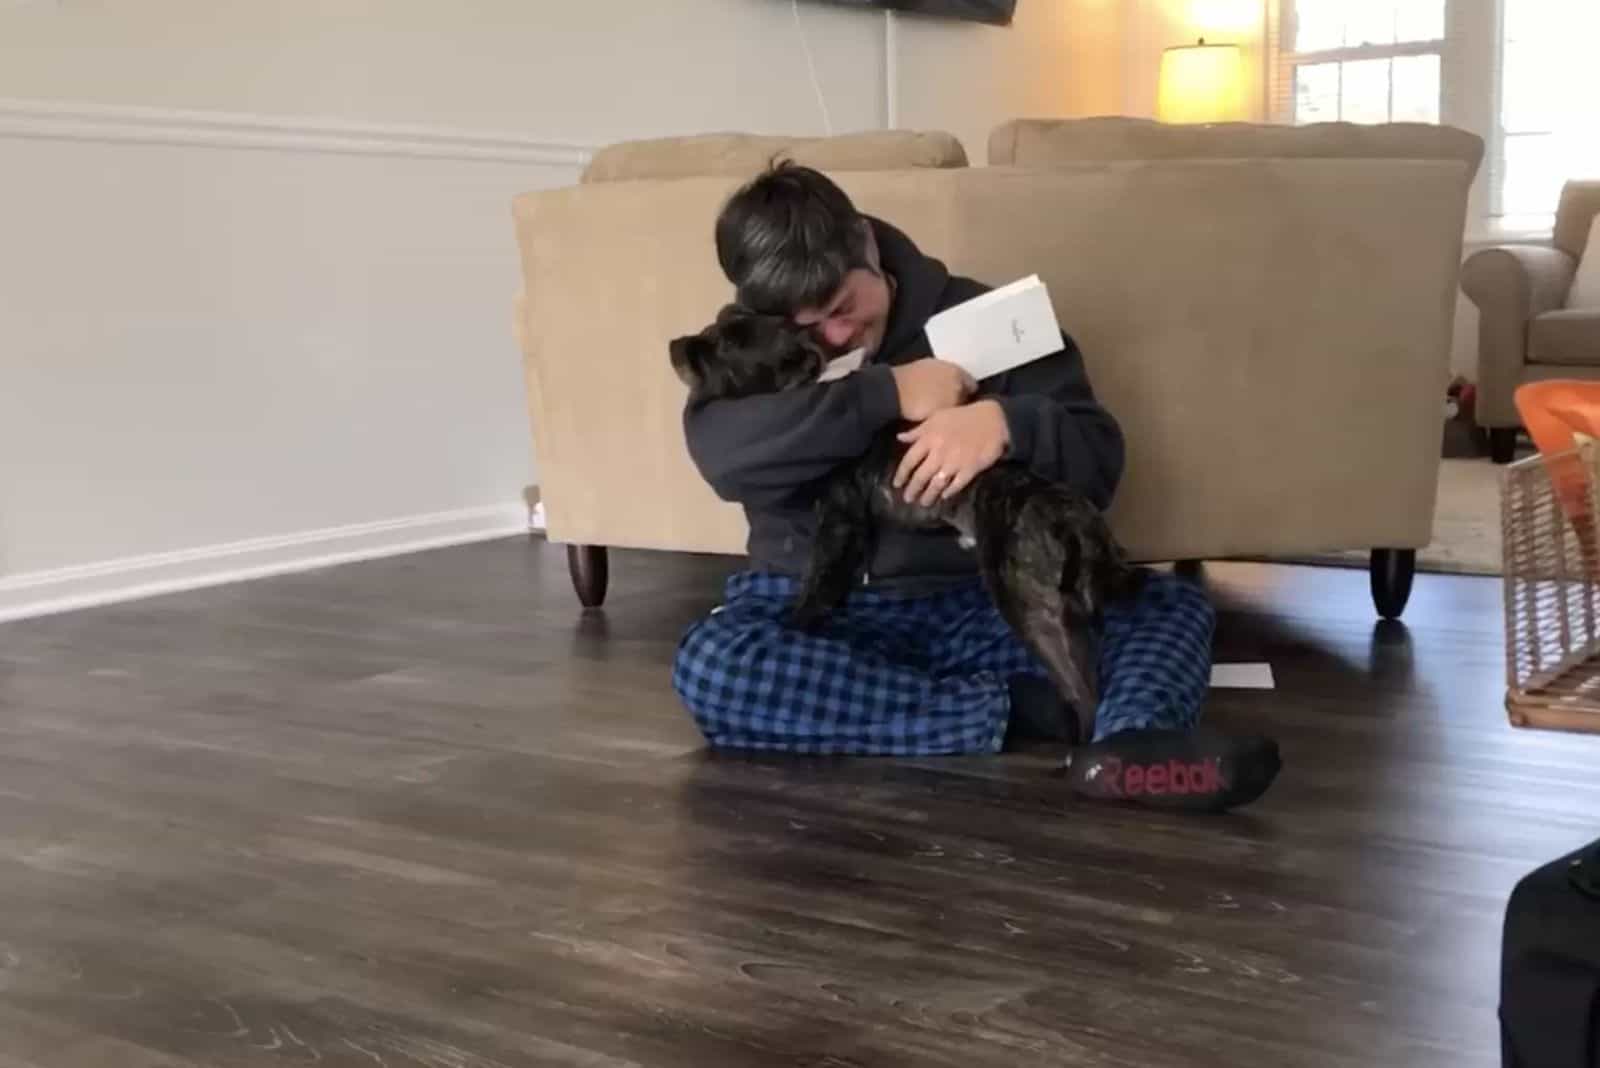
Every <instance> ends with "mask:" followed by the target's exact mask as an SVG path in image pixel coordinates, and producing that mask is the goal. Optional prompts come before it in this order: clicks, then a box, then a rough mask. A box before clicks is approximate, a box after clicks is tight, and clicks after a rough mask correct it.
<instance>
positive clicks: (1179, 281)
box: [515, 120, 1481, 615]
mask: <svg viewBox="0 0 1600 1068" xmlns="http://www.w3.org/2000/svg"><path fill="white" fill-rule="evenodd" d="M1126 121H1127V122H1130V123H1131V122H1133V120H1126ZM1092 125H1094V126H1096V127H1098V128H1099V129H1100V130H1102V131H1103V130H1105V129H1107V127H1105V126H1104V124H1103V122H1100V123H1094V124H1092ZM1135 125H1137V124H1135ZM1072 128H1073V127H1072V124H1070V123H1067V124H1057V125H1056V127H1055V129H1054V136H1053V137H1052V138H1050V139H1048V142H1049V143H1050V144H1052V145H1054V146H1055V148H1054V149H1053V150H1052V151H1050V152H1034V151H1032V150H1022V149H1018V150H1017V151H1015V153H1014V156H1013V159H1012V161H1011V164H1010V165H1000V166H991V167H987V168H977V169H974V168H966V167H964V166H960V161H959V160H958V158H957V156H956V153H954V152H950V151H947V150H938V149H937V146H939V145H949V144H953V142H949V141H948V139H947V138H943V137H941V136H930V137H909V138H900V139H899V140H896V141H891V142H890V143H888V144H883V145H881V146H880V147H882V148H883V149H884V153H885V157H886V161H885V162H881V163H880V162H877V160H878V157H876V156H874V155H873V154H872V153H871V152H867V151H860V150H861V149H862V147H863V146H862V144H861V143H859V142H858V143H856V144H855V145H854V146H853V148H854V149H856V150H857V151H855V152H853V154H852V155H851V156H850V158H849V160H848V161H847V163H846V164H842V165H835V164H834V163H833V162H831V161H830V160H829V159H828V154H829V148H830V145H829V144H828V143H827V142H808V143H805V144H803V145H801V146H799V148H798V149H797V150H796V151H795V153H794V154H795V155H796V156H797V157H798V158H801V159H802V160H806V161H809V162H813V163H816V164H817V165H819V166H822V167H824V168H825V169H828V170H830V171H831V172H833V173H834V174H835V177H836V178H837V179H838V180H839V181H840V183H841V184H842V185H843V186H844V187H845V189H846V190H847V191H848V192H849V193H850V195H851V196H852V197H853V198H854V199H855V200H856V202H857V203H858V205H859V206H860V207H861V208H862V209H863V210H865V211H867V212H870V213H873V214H876V215H879V216H882V217H884V218H886V219H888V220H890V221H892V222H894V223H895V224H897V225H898V226H900V227H902V228H904V229H905V230H906V231H907V232H908V233H910V234H911V235H912V237H913V238H914V239H915V240H917V241H918V242H919V243H920V244H921V245H922V246H923V248H924V249H925V250H926V251H928V252H929V253H931V254H933V255H936V256H939V257H941V258H943V259H945V260H946V261H947V262H948V263H949V264H950V265H951V266H952V268H953V269H955V270H956V271H959V272H962V273H967V274H971V275H973V276H975V277H977V278H979V279H982V280H984V281H987V282H990V283H1003V282H1006V281H1010V280H1012V279H1014V278H1017V277H1020V276H1022V275H1025V274H1029V273H1034V272H1037V273H1038V274H1040V275H1041V276H1042V277H1043V278H1044V279H1045V281H1046V282H1047V283H1048V285H1049V287H1050V291H1051V294H1052V297H1053V299H1054V301H1055V303H1056V306H1057V310H1058V313H1059V315H1060V317H1061V320H1062V323H1063V325H1064V326H1065V327H1066V328H1067V329H1068V331H1069V332H1071V333H1072V334H1073V335H1074V336H1075V337H1076V338H1077V340H1078V342H1079V344H1080V345H1081V346H1082V348H1083V351H1084V353H1085V358H1086V360H1087V362H1088V365H1089V370H1090V374H1091V377H1092V379H1093V381H1094V383H1095V386H1096V388H1097V390H1098V391H1099V392H1100V394H1101V396H1102V398H1103V399H1104V401H1105V403H1106V404H1107V406H1108V407H1109V408H1110V409H1111V411H1112V412H1114V413H1115V414H1116V415H1117V417H1118V418H1119V419H1120V420H1121V422H1122V424H1123V426H1124V429H1125V430H1126V433H1127V438H1128V469H1127V475H1126V478H1125V480H1124V482H1123V486H1122V489H1121V491H1120V492H1119V495H1118V498H1117V502H1116V504H1115V506H1114V507H1113V510H1112V515H1111V518H1112V522H1113V524H1114V525H1115V528H1116V530H1117V533H1118V534H1119V536H1120V537H1121V538H1122V539H1123V540H1124V542H1126V544H1127V545H1128V546H1129V548H1130V550H1131V551H1132V552H1133V553H1134V554H1135V555H1136V556H1137V557H1138V558H1140V559H1143V560H1149V561H1163V560H1178V559H1217V558H1226V557H1240V556H1261V555H1273V554H1286V553H1301V552H1308V551H1320V550H1327V549H1336V548H1351V547H1362V546H1365V547H1374V546H1376V547H1379V551H1376V552H1375V553H1374V576H1375V581H1374V592H1375V594H1377V595H1378V597H1379V606H1380V609H1381V610H1382V611H1383V612H1384V613H1385V614H1388V615H1394V614H1398V612H1399V610H1400V609H1401V608H1402V607H1403V605H1404V600H1405V594H1406V592H1407V591H1408V590H1409V587H1410V577H1411V567H1412V565H1413V563H1414V550H1415V549H1416V548H1418V547H1420V546H1422V545H1425V544H1427V542H1428V540H1429V537H1430V532H1431V526H1432V518H1433V504H1434V492H1435V480H1436V475H1437V469H1438V455H1439V428H1440V422H1439V419H1440V415H1439V412H1440V403H1439V402H1440V397H1441V395H1442V392H1443V390H1444V387H1445V383H1446V375H1447V366H1448V350H1449V339H1450V327H1451V320H1452V311H1453V301H1454V291H1455V286H1456V279H1457V267H1458V265H1459V263H1460V255H1461V233H1462V224H1463V220H1464V216H1465V204H1466V192H1467V187H1468V185H1469V184H1470V180H1471V176H1472V173H1473V171H1474V169H1475V167H1476V165H1477V161H1478V153H1479V152H1481V145H1480V144H1479V143H1478V142H1477V141H1476V139H1469V140H1467V141H1461V140H1460V138H1461V137H1462V136H1463V135H1460V134H1459V133H1458V132H1456V131H1438V130H1434V131H1433V133H1434V134H1437V135H1439V137H1440V138H1441V139H1444V140H1448V141H1449V143H1450V144H1451V145H1455V146H1460V148H1461V151H1460V152H1459V153H1457V152H1455V151H1444V150H1442V149H1441V148H1440V144H1441V143H1442V141H1430V142H1429V143H1428V144H1426V145H1424V146H1423V147H1421V148H1419V147H1417V142H1418V141H1423V140H1427V139H1426V138H1425V137H1423V138H1411V139H1409V140H1408V142H1407V143H1408V144H1410V145H1411V147H1410V148H1409V149H1407V158H1346V156H1347V155H1348V156H1360V155H1366V156H1374V155H1377V153H1376V152H1375V151H1369V152H1366V153H1360V152H1352V153H1347V154H1344V155H1341V157H1340V158H1315V157H1316V153H1315V151H1313V149H1314V148H1315V146H1314V145H1313V144H1312V142H1313V141H1314V140H1316V139H1318V138H1324V137H1327V136H1329V134H1328V132H1327V131H1318V130H1309V131H1292V130H1291V131H1286V132H1285V131H1280V130H1272V131H1269V132H1257V133H1251V132H1250V129H1251V128H1236V129H1233V130H1232V132H1231V135H1232V136H1236V137H1237V139H1238V140H1237V141H1236V143H1235V144H1234V145H1233V146H1232V147H1231V148H1230V150H1229V152H1228V153H1227V155H1226V157H1225V158H1205V159H1193V158H1168V159H1128V158H1123V157H1120V156H1118V157H1116V158H1107V157H1108V156H1110V153H1109V151H1107V152H1101V153H1100V154H1099V156H1098V157H1096V156H1095V154H1093V153H1089V154H1088V155H1089V158H1083V159H1079V158H1074V153H1075V150H1074V149H1073V148H1072V147H1071V146H1072V144H1073V142H1074V139H1073V137H1072ZM1080 129H1081V130H1084V131H1087V130H1088V129H1089V127H1087V126H1085V127H1080ZM1126 129H1128V130H1132V129H1133V127H1132V126H1129V127H1126ZM1142 133H1146V134H1148V133H1151V131H1149V130H1143V131H1142ZM1338 133H1339V136H1340V137H1351V136H1354V137H1356V138H1358V139H1359V138H1360V137H1361V134H1360V131H1351V130H1350V129H1349V128H1341V129H1340V130H1339V131H1338ZM1221 135H1222V134H1219V136H1221ZM1005 136H1006V135H1005V133H1004V131H1003V130H1002V131H997V137H998V138H1000V139H1001V140H1002V142H1003V141H1004V140H1005ZM1154 136H1155V137H1157V138H1159V137H1161V136H1162V134H1161V132H1160V131H1159V130H1157V131H1154ZM1183 136H1191V133H1190V132H1189V131H1184V132H1183ZM1375 136H1390V134H1389V133H1387V132H1384V133H1380V134H1377V135H1375ZM1269 137H1270V138H1285V137H1287V138H1288V143H1289V144H1290V145H1291V146H1292V147H1293V148H1294V149H1296V150H1297V151H1291V150H1290V149H1289V148H1284V149H1282V150H1274V151H1273V152H1272V154H1271V155H1270V156H1268V155H1264V154H1263V152H1262V151H1261V150H1260V149H1261V146H1263V145H1266V144H1267V143H1268V142H1267V141H1266V140H1265V139H1266V138H1269ZM1252 139H1254V140H1252ZM1015 141H1016V143H1018V144H1020V143H1021V139H1020V138H1018V139H1015ZM718 143H719V145H720V146H721V147H720V148H719V151H718V152H717V153H716V154H715V159H716V167H715V169H716V171H717V173H716V174H714V175H711V176H684V170H685V168H686V167H688V166H691V165H692V164H690V163H687V162H686V158H687V157H688V156H690V155H692V150H691V149H686V148H685V146H684V145H682V144H681V143H661V144H657V145H655V146H653V150H652V151H651V152H640V151H639V150H638V149H637V146H634V147H630V148H629V149H627V150H626V151H627V152H629V153H632V154H633V157H634V158H633V160H632V162H631V164H630V166H629V168H627V169H626V171H625V173H624V172H621V171H619V170H617V169H614V168H612V164H614V163H615V162H616V159H617V154H613V155H609V156H605V157H602V158H603V159H605V160H606V161H607V167H608V169H607V171H606V172H605V174H604V177H605V178H607V179H613V180H605V181H599V180H594V181H586V182H584V183H583V184H581V185H579V186H576V187H573V188H567V189H558V190H552V191H544V192H538V193H530V194H526V195H524V196H522V197H519V198H518V199H517V201H516V205H515V214H516V224H517V233H518V237H519V242H520V248H521V252H522V266H523V276H524V291H525V293H526V299H525V300H520V301H519V303H518V312H517V318H518V335H519V338H520V340H521V342H522V345H523V349H524V352H525V356H526V359H525V368H526V378H527V384H528V401H529V412H530V418H531V422H532V428H533V436H534V441H535V448H536V452H537V456H538V460H539V467H540V471H541V491H542V494H543V499H544V502H545V506H546V518H547V523H548V531H549V536H550V538H551V539H552V540H553V541H556V542H561V543H566V544H567V545H568V546H569V559H570V560H571V562H572V565H573V575H574V580H575V583H576V585H577V587H578V589H579V594H580V597H581V598H582V599H583V600H584V601H585V603H598V602H599V600H600V598H601V597H603V595H604V578H605V555H604V550H603V548H601V547H604V546H629V547H640V548H648V549H668V550H682V551H695V552H712V553H739V552H742V551H743V547H744V538H745V525H744V520H743V515H742V513H741V512H740V511H739V509H737V508H736V507H734V506H733V505H730V504H726V503H724V502H721V501H718V500H717V499H716V498H715V497H714V496H713V495H712V493H711V492H710V490H709V489H708V488H707V487H706V486H705V485H704V483H703V482H702V481H701V480H700V478H699V476H698V474H697V473H696V471H695V469H694V468H693V466H692V465H691V463H690V461H689V459H688V457H687V455H686V453H685V449H684V445H683V438H682V429H681V410H682V403H683V390H682V386H681V385H680V384H679V382H678V381H677V379H676V378H675V377H674V376H673V374H672V372H671V370H670V368H669V366H668V362H667V356H666V341H667V339H668V338H670V337H672V336H675V335H677V334H680V333H685V332H689V331H692V330H695V329H698V328H699V327H700V326H702V325H704V323H705V322H706V321H708V320H709V318H710V317H711V315H712V314H713V313H714V311H715V310H716V308H717V307H718V306H719V305H720V304H721V303H722V302H723V301H724V300H726V299H727V297H728V295H729V287H728V286H727V284H726V282H725V281H724V280H723V279H722V277H721V275H720V274H719V272H718V270H717V265H716V260H715V256H714V254H713V250H712V245H711V227H712V221H713V218H714V216H715V214H716V212H717V210H718V208H719V207H720V206H721V204H722V202H723V200H724V199H725V198H726V197H727V195H728V194H729V193H730V192H731V191H732V190H733V188H735V186H736V185H737V184H738V181H739V179H740V178H742V177H744V176H746V175H748V174H749V173H752V172H753V171H754V170H755V169H756V168H758V167H759V166H760V165H761V163H762V162H764V161H765V160H766V159H767V158H769V157H770V156H771V155H772V154H773V151H774V148H775V146H774V145H772V144H770V143H761V144H759V145H757V146H755V147H754V148H753V149H751V150H750V151H743V149H742V148H741V145H740V142H739V139H737V138H734V139H731V140H729V139H723V140H722V141H719V142H718ZM1278 143H1279V142H1277V141H1274V142H1272V144H1274V145H1277V144H1278ZM1360 143H1361V145H1363V146H1366V145H1367V142H1365V141H1361V142H1360ZM930 146H932V147H930ZM701 147H703V146H701ZM746 147H748V146H746ZM1157 148H1159V145H1158V146H1157ZM912 149H914V150H915V151H914V152H913V151H911V150H912ZM956 150H957V152H958V151H959V146H956ZM1141 151H1143V152H1145V153H1146V154H1147V155H1151V156H1156V155H1160V153H1159V152H1158V151H1156V150H1154V149H1149V148H1146V149H1141ZM618 154H621V150H619V153H618ZM1183 154H1184V153H1177V155H1183ZM1194 154H1200V153H1194ZM1252 154H1254V155H1256V156H1257V157H1258V158H1248V157H1250V156H1251V155H1252ZM1441 157H1442V158H1441ZM730 160H733V162H731V163H730V162H729V161H730ZM663 161H664V162H663ZM599 162H600V161H599V160H597V164H598V163H599ZM851 166H872V167H875V168H877V169H871V170H852V169H849V167H851ZM652 173H663V174H671V175H673V177H670V178H661V177H649V176H648V175H650V174H652ZM594 177H599V176H594Z"/></svg>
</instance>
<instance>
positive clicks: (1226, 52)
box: [1156, 37, 1249, 123]
mask: <svg viewBox="0 0 1600 1068" xmlns="http://www.w3.org/2000/svg"><path fill="white" fill-rule="evenodd" d="M1156 118H1158V119H1160V120H1161V121H1162V122H1182V123H1193V122H1241V121H1243V120H1245V119H1247V118H1249V108H1248V107H1247V106H1246V104H1245V77H1244V53H1243V51H1242V50H1241V49H1240V48H1239V46H1238V45H1232V44H1206V41H1205V38H1204V37H1202V38H1201V39H1200V41H1199V43H1197V44H1192V45H1180V46H1179V47H1177V48H1169V49H1167V50H1166V51H1164V52H1162V53H1161V82H1160V88H1159V91H1158V92H1157V94H1156Z"/></svg>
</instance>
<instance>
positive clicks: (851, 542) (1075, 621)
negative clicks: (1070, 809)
mask: <svg viewBox="0 0 1600 1068" xmlns="http://www.w3.org/2000/svg"><path fill="white" fill-rule="evenodd" d="M670 352H671V358H672V367H673V370H674V371H676V372H677V374H678V377H679V378H680V379H682V380H683V382H684V384H685V385H687V386H688V387H689V390H690V395H691V398H692V399H694V400H712V399H724V398H734V397H745V396H752V395H755V394H761V393H775V392H778V391H780V390H785V389H791V388H794V387H796V386H803V385H808V384H810V383H812V382H815V381H816V379H817V377H818V376H819V375H820V374H821V373H822V370H823V368H824V367H825V366H826V364H827V357H826V356H825V355H824V353H823V352H822V349H821V348H820V347H819V346H818V345H817V343H816V341H815V340H814V339H813V338H812V337H811V335H810V334H809V333H807V332H805V331H803V330H801V329H800V328H798V327H796V326H794V325H793V324H791V323H790V322H789V321H788V320H787V319H784V318H782V317H781V316H770V315H757V314H755V313H753V312H750V311H747V310H745V309H743V308H741V307H739V306H737V305H729V306H727V307H725V308H723V309H722V311H721V312H720V313H719V314H718V315H717V321H716V322H715V323H713V324H712V325H710V326H708V327H706V328H705V329H704V330H702V331H701V332H700V333H699V334H692V335H689V336H686V337H680V338H677V339H676V340H674V341H673V342H672V343H671V345H670ZM903 429H904V427H903V426H899V427H891V428H889V429H886V430H885V431H884V432H883V433H881V434H880V435H879V436H878V438H877V439H876V440H875V441H874V443H873V445H872V447H871V448H870V449H869V450H868V452H867V454H866V455H865V456H863V457H862V458H861V459H860V460H858V461H855V462H853V463H847V464H844V465H842V466H840V467H839V468H838V469H836V470H835V471H834V473H833V474H832V475H830V476H829V477H828V478H827V479H826V481H825V483H824V485H823V486H822V488H821V493H820V495H819V496H818V499H817V532H816V536H815V538H814V539H813V541H812V550H811V560H810V562H809V565H808V567H807V571H806V576H805V584H804V586H803V587H802V590H801V593H800V597H799V599H798V600H797V601H796V603H795V606H794V608H793V620H794V622H795V623H796V624H797V625H800V626H811V625H814V624H815V623H816V622H817V621H819V620H820V619H821V618H822V617H823V616H825V615H826V614H827V613H828V612H830V611H832V610H833V609H834V608H836V607H838V606H839V604H840V603H842V602H843V601H844V599H845V597H846V596H847V595H848V593H849V591H850V588H851V587H852V586H854V585H855V584H856V582H857V581H858V580H859V578H860V575H861V569H862V568H863V567H864V566H865V564H866V561H867V559H868V555H869V552H870V548H871V546H870V538H871V532H872V526H873V521H874V520H876V521H879V522H889V523H897V524H900V525H903V526H910V527H935V526H941V525H948V526H951V527H954V528H955V529H956V531H957V532H959V534H960V535H961V540H962V543H963V544H964V545H966V546H968V547H969V548H974V549H976V551H977V557H978V570H979V572H980V573H981V574H982V576H983V580H984V583H985V585H986V586H987V588H988V591H989V595H990V597H992V598H993V600H994V603H995V606H996V607H997V608H998V609H999V611H1000V614H1001V616H1002V617H1003V618H1004V619H1005V621H1006V623H1007V624H1009V625H1010V627H1011V629H1012V630H1013V631H1015V632H1016V634H1017V635H1018V636H1019V637H1020V638H1021V639H1022V641H1023V643H1024V644H1026V645H1027V647H1028V648H1029V649H1030V650H1032V651H1033V653H1034V655H1035V656H1037V657H1038V658H1039V660H1040V661H1041V662H1042V663H1043V664H1044V666H1045V669H1046V670H1047V671H1048V672H1049V674H1050V678H1051V681H1052V682H1054V684H1055V686H1056V689H1057V690H1059V691H1060V693H1061V696H1062V698H1063V699H1064V700H1066V702H1067V703H1068V704H1070V705H1071V706H1072V708H1073V709H1074V711H1075V713H1076V715H1077V718H1078V727H1079V730H1078V736H1079V737H1080V738H1083V739H1087V738H1088V737H1090V735H1091V733H1092V731H1091V729H1090V725H1091V723H1092V720H1093V718H1094V713H1095V705H1096V688H1097V680H1096V678H1095V663H1096V660H1097V657H1096V648H1095V641H1094V635H1095V633H1096V632H1097V630H1098V623H1099V621H1100V614H1101V609H1102V607H1103V606H1104V605H1105V604H1106V603H1107V602H1108V601H1109V600H1115V599H1118V598H1121V597H1124V596H1127V595H1129V594H1131V593H1132V592H1134V591H1135V590H1136V588H1137V583H1138V581H1139V579H1140V577H1141V575H1142V573H1141V572H1139V571H1138V570H1137V569H1135V568H1132V567H1130V566H1129V565H1128V563H1127V561H1126V558H1125V557H1124V556H1123V553H1122V550H1121V548H1120V547H1119V546H1118V545H1117V543H1116V540H1115V539H1114V538H1113V537H1112V535H1111V530H1110V528H1109V527H1108V526H1107V525H1106V522H1105V519H1104V517H1103V516H1101V514H1100V512H1099V510H1098V509H1096V508H1095V507H1094V505H1093V504H1091V503H1090V502H1089V501H1088V499H1086V498H1085V497H1083V496H1082V495H1081V494H1079V493H1076V492H1074V491H1073V490H1070V489H1068V488H1067V487H1065V486H1062V485H1058V484H1056V483H1053V482H1049V481H1047V480H1045V479H1043V478H1040V477H1039V476H1038V475H1035V474H1034V473H1033V472H1031V471H1029V470H1028V469H1027V468H1025V467H1023V466H1022V465H1020V464H1015V463H999V464H996V465H994V466H993V467H990V468H989V469H987V470H986V471H984V472H983V473H981V474H979V475H978V476H977V477H976V478H975V479H973V480H972V483H971V484H970V485H968V486H967V487H966V488H965V489H964V490H962V491H961V492H960V493H958V494H956V495H955V496H954V497H952V498H950V499H949V500H941V501H939V502H938V503H937V504H934V505H932V506H930V507H923V506H922V505H921V504H912V503H908V502H907V501H906V500H905V498H904V495H903V493H902V492H901V491H898V490H896V489H895V488H894V484H893V482H894V474H895V471H896V469H897V468H898V466H899V464H900V460H901V458H902V457H903V456H904V455H905V450H906V448H907V446H906V445H904V444H902V443H901V442H900V441H899V440H898V434H899V433H900V432H901V431H902V430H903Z"/></svg>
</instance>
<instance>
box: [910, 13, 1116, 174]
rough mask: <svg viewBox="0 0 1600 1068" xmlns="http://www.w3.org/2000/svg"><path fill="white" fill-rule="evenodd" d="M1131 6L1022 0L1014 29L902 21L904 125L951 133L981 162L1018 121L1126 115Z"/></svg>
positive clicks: (926, 20)
mask: <svg viewBox="0 0 1600 1068" xmlns="http://www.w3.org/2000/svg"><path fill="white" fill-rule="evenodd" d="M1124 7H1125V5H1124V3H1123V0H1021V2H1020V3H1018V5H1017V16H1016V19H1015V21H1014V22H1013V23H1012V25H1011V26H1010V27H1009V28H1007V29H997V28H995V27H992V26H983V25H977V24H969V25H959V26H951V25H949V24H947V23H943V22H936V21H934V20H930V19H913V18H905V17H899V18H897V20H896V36H897V38H898V40H899V43H900V45H901V47H900V50H899V53H898V67H899V75H900V78H899V82H900V88H899V97H900V99H899V119H900V124H901V125H903V126H912V127H938V128H941V129H947V130H950V131H951V132H952V133H954V134H956V136H958V137H960V138H961V139H962V141H963V142H964V143H965V144H966V146H967V154H968V155H969V156H970V157H971V159H972V162H973V163H974V164H981V163H983V162H984V161H985V159H986V158H987V147H988V137H989V131H990V130H991V129H993V128H994V127H995V126H996V125H997V124H999V123H1001V122H1003V121H1005V120H1006V119H1010V118H1018V117H1029V118H1052V117H1058V116H1070V115H1114V114H1117V113H1118V112H1119V111H1120V110H1121V105H1122V100H1121V93H1122V40H1123V18H1124V15H1123V11H1124Z"/></svg>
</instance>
